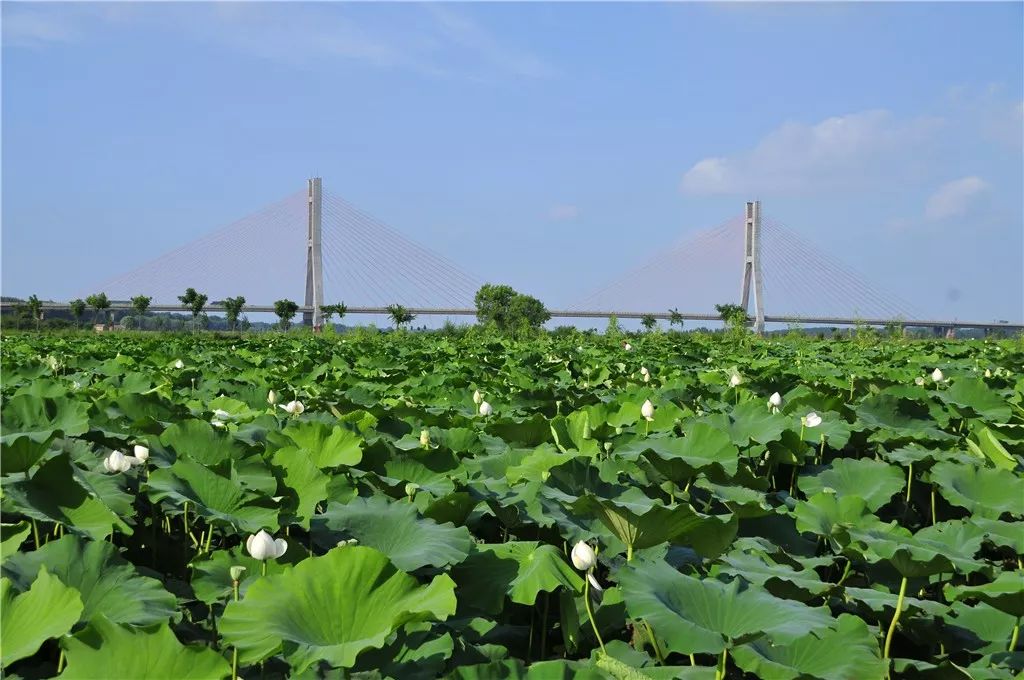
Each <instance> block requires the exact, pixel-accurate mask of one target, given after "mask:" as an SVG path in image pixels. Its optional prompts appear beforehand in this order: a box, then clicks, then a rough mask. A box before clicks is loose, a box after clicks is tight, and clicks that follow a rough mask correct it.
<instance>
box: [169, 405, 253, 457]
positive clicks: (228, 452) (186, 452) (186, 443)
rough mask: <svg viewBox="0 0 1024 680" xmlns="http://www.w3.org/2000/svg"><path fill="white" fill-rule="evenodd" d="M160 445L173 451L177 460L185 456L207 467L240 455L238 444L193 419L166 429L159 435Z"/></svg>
mask: <svg viewBox="0 0 1024 680" xmlns="http://www.w3.org/2000/svg"><path fill="white" fill-rule="evenodd" d="M211 408H212V407H211ZM160 443H161V444H163V445H164V446H167V447H170V448H172V449H174V452H175V453H176V454H178V457H179V458H181V457H182V456H185V457H188V458H190V459H191V460H194V461H196V462H197V463H202V464H203V465H206V466H209V467H216V466H217V465H219V464H221V463H223V462H224V461H226V460H230V459H232V458H237V457H239V456H240V455H241V453H242V447H241V446H240V445H239V444H238V442H236V441H234V440H233V439H231V438H230V437H228V436H227V435H225V434H221V433H219V432H215V431H214V429H213V426H212V425H210V423H208V422H206V421H205V420H197V419H195V418H192V419H189V420H183V421H180V422H177V423H175V424H173V425H171V426H170V427H168V428H167V429H166V430H164V431H163V434H161V435H160Z"/></svg>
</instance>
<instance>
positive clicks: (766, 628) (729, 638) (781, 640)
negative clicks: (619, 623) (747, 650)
mask: <svg viewBox="0 0 1024 680" xmlns="http://www.w3.org/2000/svg"><path fill="white" fill-rule="evenodd" d="M618 580H619V586H620V587H621V588H622V594H623V599H625V601H626V610H627V611H628V612H629V615H630V616H632V617H634V618H638V619H643V620H645V621H647V623H649V624H650V625H651V626H652V627H653V628H654V631H655V633H656V634H657V635H658V636H659V637H661V638H664V639H665V640H666V641H667V642H668V645H669V648H670V649H671V650H672V651H675V652H680V653H683V654H694V653H706V654H719V653H721V652H722V650H724V649H726V648H731V647H733V646H734V645H735V644H738V643H743V642H748V641H753V640H755V639H757V638H759V637H761V636H767V637H768V639H770V640H771V641H773V642H775V643H778V644H791V643H792V642H794V641H795V640H798V639H800V638H802V637H804V636H805V635H807V634H808V633H810V632H815V633H817V632H819V631H821V630H822V629H825V628H828V627H829V626H830V625H831V624H832V622H833V621H834V619H833V618H832V616H831V614H829V612H828V610H827V609H825V608H820V607H808V606H807V605H805V604H801V603H800V602H795V601H793V600H783V599H780V598H777V597H774V596H773V595H771V594H769V593H768V592H766V591H765V590H762V589H760V588H758V587H756V586H751V587H747V588H744V587H743V582H742V581H741V580H740V579H736V580H734V581H733V582H732V583H723V582H721V581H718V580H716V579H712V578H707V579H703V580H702V579H698V578H694V577H692V576H686V575H684V574H681V573H679V572H678V571H676V570H675V569H673V568H672V567H670V566H669V565H668V564H666V563H664V562H652V563H645V564H639V565H632V564H629V565H626V566H625V567H624V568H622V569H620V570H619V572H618Z"/></svg>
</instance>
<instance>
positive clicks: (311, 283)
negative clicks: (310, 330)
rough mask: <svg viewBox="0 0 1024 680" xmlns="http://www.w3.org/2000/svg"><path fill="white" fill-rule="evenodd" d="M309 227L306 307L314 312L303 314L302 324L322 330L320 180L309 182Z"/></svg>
mask: <svg viewBox="0 0 1024 680" xmlns="http://www.w3.org/2000/svg"><path fill="white" fill-rule="evenodd" d="M307 204H308V206H309V208H308V211H307V225H306V299H305V306H306V307H311V308H312V309H313V311H311V312H303V313H302V323H303V324H305V325H306V326H313V327H314V328H320V326H321V324H322V323H323V321H322V317H321V314H320V307H322V306H323V304H324V267H323V253H322V250H321V241H320V239H321V229H320V227H321V213H322V208H323V197H322V195H321V186H320V178H319V177H313V178H312V179H310V180H308V181H307Z"/></svg>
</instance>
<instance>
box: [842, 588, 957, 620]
mask: <svg viewBox="0 0 1024 680" xmlns="http://www.w3.org/2000/svg"><path fill="white" fill-rule="evenodd" d="M883 588H884V586H882V585H877V586H875V587H874V588H855V587H852V586H845V587H844V588H843V597H844V598H845V599H846V600H847V601H851V600H852V601H854V602H857V603H859V604H861V605H863V606H865V607H867V609H869V610H870V611H872V612H874V613H875V614H878V615H879V616H881V617H885V618H887V619H890V620H891V619H892V615H893V613H894V612H895V611H896V604H897V602H899V596H898V595H897V594H896V593H893V592H890V591H888V590H883ZM902 611H904V612H908V611H909V612H915V613H916V612H923V613H925V614H927V615H928V616H944V615H945V614H947V613H948V612H949V607H947V606H946V605H944V604H942V603H941V602H935V601H934V600H922V599H919V598H916V597H911V596H909V595H907V596H904V597H903V609H902Z"/></svg>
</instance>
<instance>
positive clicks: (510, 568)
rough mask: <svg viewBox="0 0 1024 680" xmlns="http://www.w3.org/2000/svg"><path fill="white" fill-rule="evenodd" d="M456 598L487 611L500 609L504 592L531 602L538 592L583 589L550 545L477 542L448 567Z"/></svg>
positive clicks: (557, 552)
mask: <svg viewBox="0 0 1024 680" xmlns="http://www.w3.org/2000/svg"><path fill="white" fill-rule="evenodd" d="M452 576H453V578H454V579H455V581H456V583H458V584H459V589H458V595H459V600H460V602H463V603H467V604H471V605H472V606H473V607H475V608H477V609H480V610H482V611H486V612H490V613H498V612H500V611H501V610H502V606H503V603H504V599H505V596H506V595H508V596H509V598H510V599H511V600H512V601H513V602H518V603H520V604H528V605H532V604H533V603H534V602H536V600H537V595H538V594H539V593H541V592H554V591H555V590H557V589H558V588H568V589H569V590H571V591H573V592H579V591H580V590H582V589H583V579H581V578H580V576H579V575H578V574H577V573H576V572H575V571H574V570H573V568H572V567H571V566H569V564H568V563H567V562H566V561H565V557H564V556H563V555H562V553H561V552H560V551H559V550H558V549H557V548H555V547H554V546H551V545H541V544H538V543H537V542H535V541H509V542H508V543H497V544H486V543H484V544H478V545H476V546H475V547H474V550H473V553H472V554H471V555H470V556H469V557H467V558H466V560H465V561H464V562H462V564H459V565H457V566H456V567H455V568H453V569H452Z"/></svg>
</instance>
